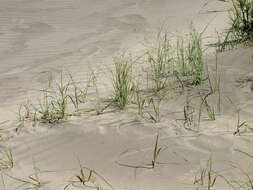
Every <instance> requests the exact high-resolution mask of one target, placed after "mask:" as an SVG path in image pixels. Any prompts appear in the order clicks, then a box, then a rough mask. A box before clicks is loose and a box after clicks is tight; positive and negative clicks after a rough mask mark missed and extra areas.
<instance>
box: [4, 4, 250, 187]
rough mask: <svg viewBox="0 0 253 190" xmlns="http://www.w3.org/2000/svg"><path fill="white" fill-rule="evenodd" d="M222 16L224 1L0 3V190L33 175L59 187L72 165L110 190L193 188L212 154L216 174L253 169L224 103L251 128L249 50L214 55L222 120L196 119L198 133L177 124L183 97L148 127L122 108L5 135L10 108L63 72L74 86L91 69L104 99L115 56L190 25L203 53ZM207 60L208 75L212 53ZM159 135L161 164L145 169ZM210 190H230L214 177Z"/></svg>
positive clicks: (245, 136)
mask: <svg viewBox="0 0 253 190" xmlns="http://www.w3.org/2000/svg"><path fill="white" fill-rule="evenodd" d="M227 9H228V3H226V2H224V1H218V0H122V1H119V0H103V1H102V0H8V1H7V0H0V60H1V61H0V121H5V120H8V121H9V123H10V124H9V125H8V127H10V129H9V130H7V131H8V135H9V136H12V138H11V139H10V140H9V141H8V142H7V144H8V146H9V147H10V148H11V150H12V154H13V158H14V168H12V169H8V170H3V173H4V174H2V176H3V177H2V179H1V178H0V181H1V180H2V181H4V185H2V184H1V183H0V189H3V188H4V187H5V188H6V190H23V189H27V188H29V187H31V186H32V185H31V184H28V183H23V182H22V181H20V180H19V181H18V180H16V179H14V178H13V177H15V178H18V179H22V180H30V181H32V180H31V178H30V179H29V176H30V175H32V174H34V170H36V171H38V169H36V168H39V171H40V172H39V176H40V179H41V181H42V182H45V184H44V185H43V186H42V187H41V188H40V189H45V190H61V189H64V187H65V186H66V185H67V184H68V183H69V181H70V180H71V177H73V176H74V175H76V174H78V173H80V166H79V161H80V162H81V163H82V165H83V166H86V167H88V168H91V169H94V170H95V171H96V172H98V173H99V174H101V175H102V176H104V177H105V178H106V179H107V180H108V181H109V182H110V184H111V185H112V186H113V187H114V189H117V190H168V189H171V190H181V189H182V190H186V189H189V190H193V189H196V184H194V177H195V175H196V174H197V172H198V170H199V168H200V165H201V164H203V162H204V161H206V160H207V159H208V158H209V157H210V155H211V156H212V160H213V162H214V168H215V170H216V171H218V172H220V174H221V175H228V176H232V177H233V176H235V175H237V174H238V173H237V170H236V169H234V168H233V167H231V165H230V164H229V162H236V163H237V164H238V165H240V167H242V168H244V169H245V170H247V171H252V167H251V166H252V158H251V159H250V157H249V156H246V155H245V154H244V153H243V152H247V153H248V154H249V155H253V149H252V144H251V143H252V135H251V133H250V132H251V129H248V131H247V133H246V132H245V133H242V134H241V135H240V136H235V135H233V132H235V125H236V122H237V115H236V111H235V108H234V107H233V106H232V105H231V103H230V102H229V100H228V99H227V98H226V97H229V98H230V99H231V100H233V102H234V103H235V104H236V105H237V106H238V107H240V108H241V111H240V119H241V121H247V124H248V125H249V126H250V125H251V124H253V120H252V118H253V107H252V105H253V101H252V99H253V93H252V89H251V86H252V82H253V74H252V73H253V61H252V49H251V48H245V47H244V48H237V49H235V50H232V51H228V52H225V53H222V54H219V57H218V63H219V68H220V70H221V71H222V74H221V89H222V98H221V114H220V115H218V116H217V118H216V120H215V121H203V122H202V123H201V128H200V131H199V132H198V133H196V132H193V131H188V130H186V129H185V128H184V127H182V126H181V125H179V124H178V122H177V119H180V118H181V117H182V113H180V114H179V112H182V107H183V105H184V103H183V102H184V97H176V98H174V99H173V100H168V102H166V103H164V104H163V105H162V106H161V110H163V111H161V122H159V123H156V124H154V123H150V122H146V121H144V120H140V119H138V117H137V114H136V110H134V109H133V108H132V107H131V106H129V107H128V108H127V109H126V110H121V111H114V112H108V113H105V114H101V115H96V114H93V113H87V114H83V115H82V116H80V117H73V118H70V120H68V121H64V122H60V123H59V124H56V125H55V126H53V127H50V128H47V127H43V126H42V127H38V128H34V129H33V128H29V127H28V128H25V129H24V130H21V131H18V133H16V132H15V131H14V130H13V128H15V126H13V125H14V124H13V123H15V122H14V120H16V118H17V115H18V111H17V110H18V105H19V104H20V103H24V102H25V101H26V100H27V99H29V100H31V101H36V100H37V99H38V98H40V91H39V90H40V89H42V88H43V87H45V86H46V84H47V82H48V76H49V72H50V73H51V74H52V76H53V77H55V78H59V75H60V73H61V71H62V70H67V71H69V72H70V73H71V74H72V76H73V78H74V79H75V80H76V81H83V82H86V83H87V81H88V78H89V74H90V73H91V72H92V71H94V72H95V73H96V76H97V78H98V86H99V88H100V96H101V97H103V98H107V97H110V96H111V95H112V85H111V78H110V68H111V67H112V66H113V62H112V57H113V56H114V55H116V54H118V53H119V52H122V51H131V52H135V53H136V54H138V53H141V52H142V50H143V47H144V45H143V43H144V41H145V38H146V39H147V38H149V37H150V36H154V35H156V33H157V32H158V31H159V30H160V28H161V26H162V28H163V29H166V31H167V32H168V33H169V34H170V35H171V37H172V38H173V37H176V36H177V35H178V34H184V33H186V32H187V31H188V30H189V26H190V23H191V22H193V24H194V26H195V27H196V29H197V30H198V31H202V30H204V28H205V27H206V26H208V27H207V28H206V30H205V32H204V37H203V41H204V47H205V48H208V47H209V46H208V44H210V43H213V42H214V41H215V38H216V32H215V30H217V31H222V30H224V29H225V28H226V26H227V25H228V17H227V14H228V13H227ZM209 50H210V51H209ZM206 54H209V55H208V56H206V57H207V58H206V61H207V64H208V65H209V66H210V70H212V69H213V68H214V65H215V57H214V56H213V54H212V49H211V48H210V49H208V50H207V53H206ZM108 73H109V74H108ZM95 95H96V94H95V92H94V91H90V92H89V94H88V96H89V97H94V96H95ZM91 99H92V98H91ZM92 103H93V102H92ZM168 113H169V114H168ZM158 132H159V146H162V147H163V149H162V151H161V153H160V155H159V158H158V162H159V164H158V165H157V166H156V167H155V168H154V169H151V168H150V166H149V165H148V164H150V163H151V161H152V159H153V157H152V156H153V150H154V144H155V138H156V135H157V133H158ZM0 143H1V142H0ZM0 148H2V146H1V147H0ZM34 168H35V169H34ZM0 172H1V171H0ZM10 176H11V177H10ZM32 182H34V181H32ZM217 184H218V187H219V188H220V189H222V190H226V189H230V188H229V186H228V185H226V184H224V183H223V181H222V180H217ZM32 187H34V186H32ZM105 187H106V188H105V189H110V188H111V187H110V186H108V185H106V184H105ZM35 189H36V188H35ZM69 189H75V188H74V187H69ZM199 189H201V188H199ZM203 189H207V188H203Z"/></svg>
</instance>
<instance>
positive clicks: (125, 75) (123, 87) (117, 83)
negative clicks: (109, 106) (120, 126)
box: [113, 56, 133, 109]
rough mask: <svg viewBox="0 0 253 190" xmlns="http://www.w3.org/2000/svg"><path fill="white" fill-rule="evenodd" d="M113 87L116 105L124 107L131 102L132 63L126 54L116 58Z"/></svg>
mask: <svg viewBox="0 0 253 190" xmlns="http://www.w3.org/2000/svg"><path fill="white" fill-rule="evenodd" d="M114 69H115V70H114V72H113V89H114V101H115V103H116V105H117V106H118V107H119V108H120V109H123V108H125V107H126V105H127V104H128V103H129V102H130V96H131V93H132V87H133V84H132V64H131V62H130V60H129V59H128V58H126V57H124V56H120V57H116V58H115V59H114Z"/></svg>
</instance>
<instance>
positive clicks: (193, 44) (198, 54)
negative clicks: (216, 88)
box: [187, 29, 204, 85]
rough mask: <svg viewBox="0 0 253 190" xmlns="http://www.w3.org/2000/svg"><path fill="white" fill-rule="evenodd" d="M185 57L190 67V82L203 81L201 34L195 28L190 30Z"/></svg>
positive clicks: (198, 82) (195, 83) (197, 82)
mask: <svg viewBox="0 0 253 190" xmlns="http://www.w3.org/2000/svg"><path fill="white" fill-rule="evenodd" d="M187 59H188V62H189V65H190V68H191V75H192V84H194V85H198V84H200V83H201V82H202V81H203V70H204V59H203V49H202V40H201V34H199V33H198V32H197V31H196V30H195V29H193V30H192V31H191V32H190V40H189V43H188V47H187Z"/></svg>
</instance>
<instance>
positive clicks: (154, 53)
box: [147, 34, 173, 92]
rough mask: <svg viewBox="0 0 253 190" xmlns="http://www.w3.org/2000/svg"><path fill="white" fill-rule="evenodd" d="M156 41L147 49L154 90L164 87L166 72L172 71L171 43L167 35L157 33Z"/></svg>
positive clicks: (166, 77) (166, 78)
mask: <svg viewBox="0 0 253 190" xmlns="http://www.w3.org/2000/svg"><path fill="white" fill-rule="evenodd" d="M157 41H158V45H157V47H155V48H152V49H151V50H148V51H147V55H148V63H149V64H150V67H151V73H152V79H153V81H154V90H155V91H156V92H158V91H160V90H162V89H164V88H165V87H166V82H167V80H168V74H169V73H170V72H171V71H172V67H173V64H172V63H173V62H172V60H173V58H172V53H171V45H170V41H169V39H168V35H167V34H164V35H161V34H159V35H158V39H157Z"/></svg>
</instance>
